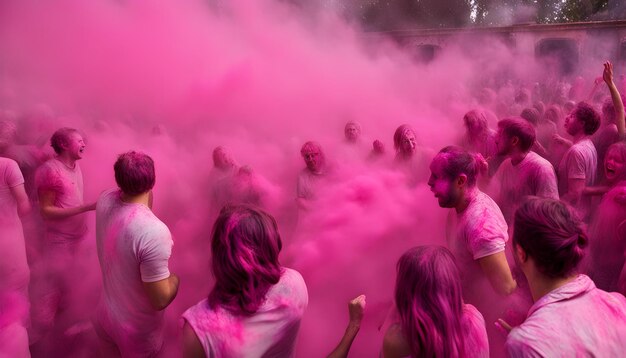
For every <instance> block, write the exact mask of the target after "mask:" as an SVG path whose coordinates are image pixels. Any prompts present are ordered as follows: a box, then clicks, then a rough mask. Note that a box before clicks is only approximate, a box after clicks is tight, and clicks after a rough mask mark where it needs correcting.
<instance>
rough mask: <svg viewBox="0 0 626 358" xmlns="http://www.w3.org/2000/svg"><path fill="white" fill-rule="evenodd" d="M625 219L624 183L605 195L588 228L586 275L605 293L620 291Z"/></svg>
mask: <svg viewBox="0 0 626 358" xmlns="http://www.w3.org/2000/svg"><path fill="white" fill-rule="evenodd" d="M625 220H626V182H621V183H619V184H618V185H617V186H615V187H614V188H612V189H611V190H610V191H609V192H608V193H606V194H604V196H603V197H602V202H601V203H600V205H599V206H598V209H597V210H596V214H595V215H594V217H593V220H592V222H591V225H590V227H589V256H588V262H587V273H588V275H589V277H591V279H592V280H593V282H594V283H595V284H596V286H597V287H598V288H599V289H602V290H605V291H609V292H613V291H617V290H618V286H617V283H618V278H619V275H620V272H621V271H622V268H623V267H624V263H625V260H624V251H625V249H626V241H625V240H624V238H623V236H622V235H623V234H624V231H622V230H623V229H624V226H625V225H622V224H623V223H624V222H625ZM620 225H621V226H622V227H621V228H620Z"/></svg>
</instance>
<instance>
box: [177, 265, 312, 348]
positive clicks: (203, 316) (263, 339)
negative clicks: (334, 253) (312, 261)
mask: <svg viewBox="0 0 626 358" xmlns="http://www.w3.org/2000/svg"><path fill="white" fill-rule="evenodd" d="M307 305H308V293H307V288H306V284H305V283H304V280H303V279H302V276H301V275H300V274H299V273H298V272H297V271H295V270H292V269H289V268H285V269H284V272H283V274H282V276H281V278H280V281H278V283H277V284H275V285H273V286H272V287H271V288H270V289H269V291H268V292H267V294H266V296H265V301H264V302H263V304H262V305H261V306H260V307H259V309H258V310H257V311H256V312H255V313H253V314H251V315H245V314H242V315H237V314H233V313H232V312H230V311H228V310H227V309H225V308H223V307H221V306H217V307H216V308H215V309H211V308H210V306H209V303H208V300H207V299H205V300H202V301H200V302H199V303H198V304H196V305H195V306H193V307H191V308H189V309H188V310H187V311H185V313H184V314H183V319H184V320H185V321H187V323H189V325H190V326H191V328H192V329H193V331H194V332H195V334H196V336H197V337H198V339H199V340H200V343H201V344H202V347H203V348H204V353H205V354H206V356H207V357H215V358H220V357H242V358H243V357H261V356H263V357H265V356H268V357H294V356H295V346H296V337H297V335H298V331H299V328H300V320H301V318H302V315H303V314H304V310H305V309H306V307H307Z"/></svg>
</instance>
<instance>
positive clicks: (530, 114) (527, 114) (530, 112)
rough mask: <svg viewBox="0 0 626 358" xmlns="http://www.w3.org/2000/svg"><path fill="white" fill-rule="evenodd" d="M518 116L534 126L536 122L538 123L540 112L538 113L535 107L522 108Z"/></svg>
mask: <svg viewBox="0 0 626 358" xmlns="http://www.w3.org/2000/svg"><path fill="white" fill-rule="evenodd" d="M520 117H522V118H524V119H525V120H527V121H528V123H530V124H532V125H533V126H536V125H537V124H539V119H540V118H541V114H539V111H538V110H537V109H536V108H524V110H523V111H522V113H521V114H520Z"/></svg>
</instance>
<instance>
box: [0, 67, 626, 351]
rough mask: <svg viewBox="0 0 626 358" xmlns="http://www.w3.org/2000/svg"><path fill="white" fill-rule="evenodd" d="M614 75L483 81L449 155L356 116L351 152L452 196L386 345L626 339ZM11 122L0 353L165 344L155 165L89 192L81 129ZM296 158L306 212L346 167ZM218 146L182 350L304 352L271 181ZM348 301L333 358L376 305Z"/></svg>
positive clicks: (131, 169)
mask: <svg viewBox="0 0 626 358" xmlns="http://www.w3.org/2000/svg"><path fill="white" fill-rule="evenodd" d="M602 81H604V83H605V84H606V86H607V88H608V92H609V95H610V96H609V97H608V98H606V99H604V98H601V97H600V96H598V95H597V93H598V92H599V91H598V84H599V83H601V82H600V81H596V83H595V86H594V87H593V89H592V92H591V93H590V95H589V98H588V99H587V101H585V100H583V99H584V98H580V96H582V94H581V93H583V91H581V90H580V88H579V86H578V87H576V86H572V88H571V90H570V92H569V93H568V94H567V95H561V96H556V95H554V93H550V94H548V93H547V92H546V91H541V90H540V88H539V87H537V88H534V89H532V90H529V89H526V88H520V89H519V91H518V93H515V94H514V96H512V97H513V101H512V102H511V103H508V104H507V103H505V102H503V101H502V100H500V101H496V100H495V98H496V97H498V95H496V92H495V89H490V88H485V89H484V91H482V92H481V93H480V96H479V97H480V98H479V102H480V106H479V107H477V108H475V109H471V110H469V111H468V112H467V113H466V115H465V116H464V117H463V120H462V123H463V125H464V127H465V133H464V136H463V138H462V139H460V140H459V141H458V143H456V144H455V145H449V146H446V147H444V148H443V149H441V150H439V151H438V152H437V153H435V152H433V151H431V150H430V149H429V148H426V147H423V146H420V145H418V141H417V137H418V136H417V133H416V131H415V129H414V128H413V127H411V126H410V125H407V124H403V125H400V126H399V127H398V128H397V130H396V131H395V133H394V134H393V147H394V150H395V156H394V157H393V158H387V154H386V149H385V146H384V144H383V143H384V140H382V139H381V138H378V139H375V140H373V142H372V145H371V147H369V146H367V145H365V144H364V143H363V139H362V137H361V130H362V129H361V124H360V123H358V122H357V121H349V122H348V123H346V125H345V131H344V143H342V145H343V148H344V153H343V154H344V159H345V160H346V161H359V162H362V163H363V164H364V165H367V166H370V167H371V168H374V169H372V170H375V168H383V167H384V168H386V169H390V170H393V171H396V172H397V173H400V175H401V176H402V177H403V178H405V179H406V183H405V184H406V185H407V186H408V187H415V186H418V185H427V186H428V187H429V188H430V190H431V191H432V193H433V194H434V196H435V198H436V199H437V202H438V204H439V206H440V207H441V208H445V209H447V210H448V216H447V224H446V228H445V229H446V230H445V231H446V239H447V247H443V246H418V247H414V248H411V249H409V250H408V251H406V252H405V253H404V254H403V255H402V256H401V257H400V258H399V260H398V262H397V276H396V281H395V291H394V292H393V297H394V302H393V305H392V307H390V309H389V314H388V315H387V318H386V320H385V322H384V324H383V328H382V331H383V332H382V333H383V337H382V342H381V347H382V348H381V352H380V355H382V356H383V357H406V356H411V357H421V356H436V357H489V356H501V355H508V356H511V357H536V356H542V357H552V356H620V355H621V354H623V352H626V298H625V297H624V295H626V266H625V263H626V260H625V257H626V256H625V255H626V142H625V138H626V135H625V111H624V98H623V97H622V96H621V95H620V93H619V91H618V88H617V86H616V85H615V83H614V80H613V66H612V64H611V63H609V62H607V63H605V64H604V71H603V77H602ZM576 83H578V82H576ZM508 88H509V87H508V85H504V86H502V87H501V88H500V90H501V94H502V93H505V92H506V91H507V90H508ZM503 96H504V95H503ZM501 97H502V96H501ZM504 97H506V96H504ZM574 100H578V101H577V102H574ZM597 108H600V111H599V110H598V109H597ZM498 119H500V120H498ZM17 128H18V126H17V125H16V123H14V121H13V120H7V119H2V120H0V173H2V174H3V175H2V176H1V177H0V224H1V226H0V247H2V249H3V252H4V254H5V257H6V258H10V259H3V260H2V261H1V262H0V309H1V312H2V316H1V317H0V356H5V355H6V356H12V357H29V356H31V355H32V356H66V355H71V354H78V353H76V352H77V351H79V350H80V345H81V343H80V342H81V341H80V339H77V338H76V337H79V336H81V335H85V334H89V333H88V332H93V336H94V337H97V338H95V340H97V342H98V343H97V344H98V345H97V347H98V351H99V352H100V354H101V355H102V356H107V357H108V356H123V357H153V356H158V355H159V354H163V353H162V347H163V344H164V341H165V340H166V339H167V337H166V335H165V334H164V312H165V310H166V309H167V307H168V306H169V305H170V304H171V303H172V302H173V301H174V300H175V299H176V296H177V293H178V290H179V285H181V284H184V282H183V283H181V281H180V280H179V277H178V276H177V275H176V274H175V273H173V272H171V271H170V265H169V261H170V258H171V256H172V248H173V245H174V241H173V238H172V234H171V232H170V229H169V228H168V225H167V223H166V222H163V221H162V220H161V219H159V218H158V217H157V216H156V215H155V213H154V212H153V211H152V207H153V194H152V190H153V188H154V186H155V182H156V174H155V163H154V160H153V159H152V158H151V157H150V156H149V155H147V154H145V153H142V152H139V151H133V150H131V151H128V152H125V153H123V154H120V155H119V156H118V157H117V160H116V161H115V164H114V166H113V173H114V179H115V183H116V184H117V187H116V188H111V189H109V190H106V191H104V192H102V193H101V194H100V196H99V198H98V200H97V201H96V202H88V201H85V199H84V185H83V174H82V172H81V167H80V164H79V162H80V160H81V159H82V158H83V154H84V153H85V149H86V144H85V140H84V138H83V135H82V134H81V132H80V131H79V130H78V129H74V128H68V127H63V128H60V129H57V130H56V131H54V134H52V136H51V137H50V138H49V139H47V138H46V140H45V142H46V143H49V146H50V147H51V148H52V151H53V152H52V153H48V152H46V150H45V149H41V147H38V146H35V145H33V143H27V142H25V141H24V140H23V138H24V137H25V134H23V133H18V132H19V131H18V129H17ZM18 137H19V138H21V139H22V140H21V142H20V141H19V140H17V139H16V138H18ZM300 154H301V157H302V159H303V162H304V163H303V164H304V168H303V169H302V170H301V171H300V173H299V175H298V177H297V181H296V183H294V184H295V185H294V187H295V196H293V197H292V198H291V199H290V200H292V199H293V200H294V201H295V204H294V207H295V208H297V211H298V212H299V215H300V216H303V217H306V215H307V214H308V213H310V212H311V211H314V210H316V206H315V205H316V201H317V200H319V198H320V196H322V195H324V194H325V193H324V191H323V188H324V187H325V186H327V185H330V184H331V183H333V182H336V181H338V180H341V174H340V172H341V168H339V167H338V166H337V165H336V163H334V162H331V161H329V160H327V157H326V154H325V152H324V150H323V148H322V145H321V144H320V143H318V142H316V141H307V142H306V143H304V144H303V145H302V147H301V151H300ZM212 159H213V168H212V171H211V173H210V174H209V177H208V185H209V186H210V193H209V198H208V200H209V201H210V203H211V205H210V210H209V212H207V213H205V215H206V217H207V218H208V220H210V221H211V223H213V226H212V232H211V234H210V242H211V245H210V247H211V267H210V270H211V273H212V275H213V277H214V286H213V288H212V289H211V291H210V293H208V295H207V297H206V299H204V300H202V301H200V302H198V303H197V304H195V305H193V306H192V307H190V308H188V309H187V310H186V311H185V312H184V313H183V314H182V322H183V324H182V328H181V329H182V343H181V345H182V347H180V352H181V353H180V354H182V356H185V357H205V356H206V357H260V356H264V357H291V356H295V355H297V354H296V353H297V352H296V350H295V348H296V339H297V336H298V331H299V327H300V323H301V320H302V317H303V314H304V312H305V311H306V309H307V305H308V299H309V296H308V292H307V285H306V283H305V280H304V278H303V276H302V275H301V274H300V273H299V272H298V271H296V270H294V269H291V268H287V267H284V266H282V265H281V263H280V260H279V255H280V252H281V250H282V249H283V239H282V238H281V235H280V233H279V228H278V224H277V220H276V219H275V217H274V215H273V214H270V213H273V212H274V209H275V208H276V205H275V204H276V203H275V202H274V200H273V199H272V197H273V195H272V190H273V189H272V188H273V186H272V184H271V183H270V182H269V180H267V179H266V178H264V177H262V176H261V175H260V174H259V173H257V172H255V171H254V170H253V168H251V167H249V166H245V165H244V166H240V165H239V164H238V163H237V161H236V160H235V159H234V157H233V155H232V154H231V152H230V151H229V149H228V148H226V147H224V146H217V147H216V148H215V149H214V151H213V156H212ZM102 175H105V174H104V172H103V174H102ZM89 211H95V217H96V228H95V242H96V247H97V258H98V262H99V265H100V269H101V286H102V293H101V295H100V297H99V301H98V302H99V303H98V304H97V306H96V307H87V309H85V305H84V304H83V305H81V304H78V302H79V301H81V300H85V299H86V298H87V297H88V295H89V293H88V292H83V291H82V290H81V287H82V286H80V285H76V282H80V281H81V280H82V279H83V275H84V272H85V267H84V265H85V261H84V260H83V259H82V257H83V256H84V255H82V254H81V252H82V250H84V248H83V246H84V242H85V239H86V237H88V236H89V230H88V226H87V225H86V216H85V213H87V212H89ZM27 223H28V224H27ZM23 224H24V225H23ZM33 238H35V239H33ZM509 238H511V240H509ZM358 293H359V292H355V294H358ZM491 294H493V296H491ZM486 297H498V299H497V300H491V299H486ZM348 308H349V317H350V320H349V322H348V325H347V328H346V331H345V335H344V336H343V337H342V338H341V340H340V341H339V343H338V344H337V346H336V348H335V349H334V350H333V351H332V352H329V353H328V354H329V356H330V357H345V356H347V355H348V353H349V351H350V348H351V345H352V343H353V342H354V340H355V338H356V337H357V335H358V332H359V329H360V325H361V321H362V319H363V317H364V315H367V312H366V309H365V308H366V297H365V295H360V296H358V297H356V298H355V299H354V300H352V301H350V302H349V304H348ZM494 323H495V325H494ZM86 332H87V333H86ZM92 353H93V352H92ZM299 353H300V354H301V355H306V353H304V352H299ZM377 354H378V352H372V355H377Z"/></svg>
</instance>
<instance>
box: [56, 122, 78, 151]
mask: <svg viewBox="0 0 626 358" xmlns="http://www.w3.org/2000/svg"><path fill="white" fill-rule="evenodd" d="M72 133H79V132H78V130H77V129H74V128H68V127H63V128H60V129H57V131H56V132H54V134H52V137H51V138H50V146H51V147H52V149H54V152H55V153H57V154H61V153H62V152H63V150H64V149H65V147H66V146H67V145H68V144H69V141H70V135H72Z"/></svg>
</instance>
